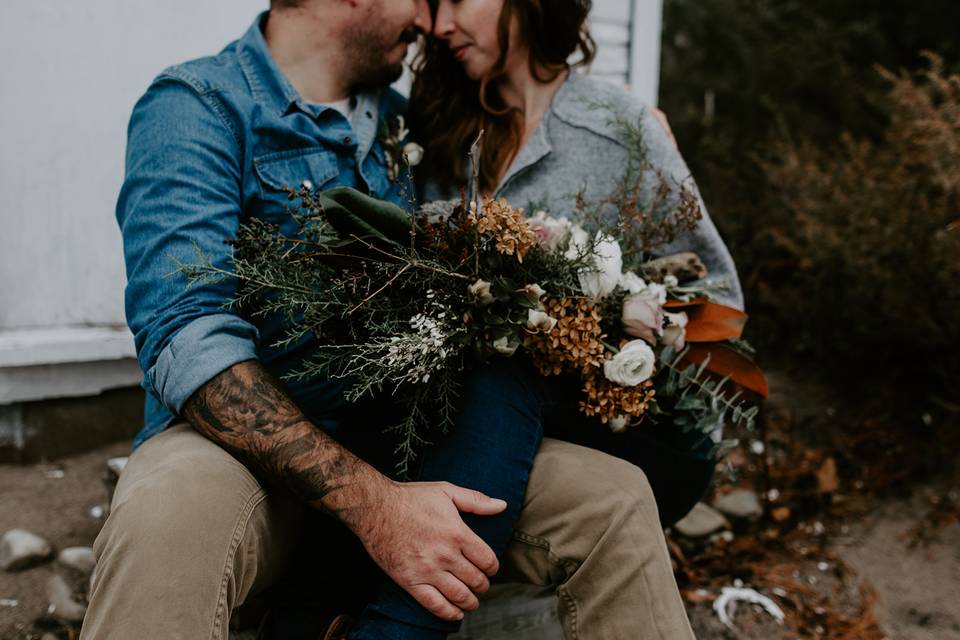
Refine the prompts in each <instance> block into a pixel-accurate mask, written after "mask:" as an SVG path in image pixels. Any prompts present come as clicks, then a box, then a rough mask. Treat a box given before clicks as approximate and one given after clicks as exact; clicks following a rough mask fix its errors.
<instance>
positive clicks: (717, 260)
mask: <svg viewBox="0 0 960 640" xmlns="http://www.w3.org/2000/svg"><path fill="white" fill-rule="evenodd" d="M643 132H644V142H645V143H646V145H647V150H648V153H649V156H648V158H649V160H650V162H651V164H653V166H654V167H657V168H658V169H659V170H660V171H661V172H662V173H663V175H664V177H665V178H666V179H667V180H668V181H669V182H670V184H671V186H675V187H679V185H686V186H687V187H688V188H690V189H693V192H694V194H695V195H696V197H697V201H698V202H699V203H700V211H701V212H702V213H703V217H702V218H701V220H700V221H699V222H698V223H697V228H696V229H695V230H694V232H693V233H692V234H690V235H687V234H684V235H683V236H682V237H680V238H677V239H676V240H675V241H674V242H672V243H670V244H669V245H666V246H663V247H659V248H658V249H657V251H656V253H658V254H660V255H670V254H673V253H678V252H681V251H693V252H694V253H696V254H697V255H698V256H699V257H700V259H701V260H702V261H703V263H704V265H705V266H706V267H707V271H708V275H707V278H708V279H709V280H712V281H717V282H724V283H725V284H726V285H727V289H726V290H725V291H723V292H717V293H715V294H714V297H715V298H716V299H717V300H718V301H719V302H722V303H723V304H726V305H729V306H732V307H735V308H737V309H741V310H742V309H743V291H742V289H741V286H740V278H739V276H738V275H737V267H736V264H734V262H733V257H732V256H731V255H730V250H729V249H728V248H727V245H726V244H725V243H724V241H723V238H721V237H720V232H719V231H717V227H716V225H714V223H713V220H712V219H711V218H710V214H709V213H708V212H707V207H706V205H705V204H704V202H703V198H701V197H700V190H699V189H697V185H696V184H695V183H694V181H693V178H692V177H691V175H690V170H689V169H688V168H687V163H686V162H684V160H683V156H681V155H680V151H679V150H678V149H677V146H676V144H675V143H674V141H673V140H672V139H671V138H670V136H668V135H667V132H666V131H665V130H664V128H663V125H662V124H661V123H660V122H659V121H658V120H657V118H656V115H655V114H654V113H653V110H652V109H650V108H646V109H644V115H643Z"/></svg>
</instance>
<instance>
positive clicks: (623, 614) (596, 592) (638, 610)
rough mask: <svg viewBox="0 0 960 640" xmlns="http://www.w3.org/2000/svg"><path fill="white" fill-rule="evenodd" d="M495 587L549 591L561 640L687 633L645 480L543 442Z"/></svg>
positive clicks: (610, 461) (656, 638)
mask: <svg viewBox="0 0 960 640" xmlns="http://www.w3.org/2000/svg"><path fill="white" fill-rule="evenodd" d="M498 580H504V581H516V582H526V583H532V584H536V585H542V586H548V585H550V586H556V587H557V593H558V597H559V603H558V606H559V615H560V620H561V622H562V624H563V627H564V633H565V636H566V637H567V638H568V640H574V639H584V640H595V639H598V640H599V639H603V640H685V639H688V638H693V637H694V636H693V630H692V629H691V627H690V622H689V620H688V619H687V614H686V610H685V609H684V606H683V601H682V599H681V598H680V593H679V591H678V589H677V584H676V581H675V579H674V576H673V569H672V566H671V563H670V556H669V553H668V551H667V546H666V542H665V540H664V536H663V530H662V529H661V528H660V519H659V517H658V514H657V506H656V501H655V500H654V497H653V492H652V491H651V489H650V485H649V484H648V482H647V478H646V476H645V475H644V473H643V471H641V470H640V469H639V468H638V467H636V466H634V465H632V464H630V463H628V462H625V461H623V460H620V459H618V458H614V457H612V456H609V455H607V454H605V453H601V452H599V451H596V450H594V449H587V448H585V447H580V446H577V445H574V444H570V443H568V442H563V441H559V440H553V439H550V438H547V439H545V440H544V442H543V445H542V447H541V448H540V451H539V452H538V454H537V456H536V458H535V459H534V463H533V469H532V470H531V474H530V483H529V484H528V485H527V495H526V498H525V500H524V507H523V511H522V512H521V514H520V519H519V521H518V523H517V526H516V529H515V532H514V537H513V540H512V541H511V543H510V545H509V547H508V548H507V551H506V553H505V555H504V557H503V558H502V559H501V572H500V575H499V576H498Z"/></svg>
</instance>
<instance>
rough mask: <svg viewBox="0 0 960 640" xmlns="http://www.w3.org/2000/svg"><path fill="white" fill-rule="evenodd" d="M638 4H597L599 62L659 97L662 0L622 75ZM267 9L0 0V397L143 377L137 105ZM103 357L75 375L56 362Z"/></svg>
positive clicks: (651, 6)
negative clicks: (126, 178)
mask: <svg viewBox="0 0 960 640" xmlns="http://www.w3.org/2000/svg"><path fill="white" fill-rule="evenodd" d="M630 1H631V0H595V2H594V5H595V15H596V17H597V19H598V23H597V26H596V29H597V39H598V41H599V42H600V55H599V57H598V60H597V64H596V65H595V70H596V72H598V73H603V74H604V75H608V76H610V77H611V78H612V79H613V80H614V81H618V82H629V84H630V85H631V86H632V87H633V89H634V90H635V91H636V92H637V93H638V94H639V95H640V96H641V97H642V98H644V99H645V100H647V101H648V102H653V101H655V95H656V77H657V70H658V67H659V25H660V18H659V15H660V3H661V0H636V3H637V7H636V15H637V18H638V19H637V20H636V22H635V23H634V28H633V30H632V31H633V32H632V35H633V37H634V38H635V39H636V38H637V37H638V36H639V38H640V39H641V40H640V41H639V42H638V44H639V45H640V46H634V47H633V62H632V74H630V75H631V77H629V78H628V77H627V68H628V63H627V58H628V51H629V50H630V49H629V47H628V46H627V40H628V38H629V37H630V35H631V29H630V24H629V16H630ZM267 5H268V1H267V0H201V1H197V0H165V1H164V2H130V0H82V1H79V2H74V1H70V0H54V1H53V2H37V1H36V0H3V1H2V2H0V59H2V60H4V64H3V66H2V69H0V115H2V117H0V140H2V143H0V225H2V226H0V229H2V231H0V405H2V404H4V403H9V402H14V401H18V400H30V399H38V398H43V397H52V396H57V395H83V394H87V393H95V392H97V391H99V390H102V389H103V388H108V387H110V386H118V385H122V384H136V383H137V379H136V376H137V373H136V369H135V367H131V361H130V360H129V358H130V357H131V356H132V355H133V348H132V342H131V339H130V337H129V335H128V334H127V333H126V329H125V328H124V319H123V286H124V276H123V262H122V255H121V243H120V234H119V232H118V230H117V227H116V222H115V219H114V204H115V200H116V196H117V192H118V190H119V188H120V183H121V180H122V175H123V154H124V145H125V142H126V125H127V120H128V118H129V114H130V110H131V109H132V107H133V104H134V102H135V100H136V99H137V98H138V97H139V96H140V95H141V94H142V93H143V91H144V90H145V89H146V87H147V85H148V84H149V82H150V80H151V79H152V78H153V77H154V76H155V75H156V74H157V73H158V72H159V71H161V70H162V69H163V68H164V67H166V66H168V65H170V64H173V63H176V62H178V61H183V60H187V59H190V58H194V57H197V56H200V55H206V54H210V53H215V52H217V51H219V50H220V49H221V48H222V47H223V45H224V44H226V43H227V42H228V41H230V40H232V39H234V38H236V37H238V36H239V35H241V34H242V33H243V32H244V30H245V29H246V28H247V27H248V26H249V24H250V23H251V22H252V20H253V18H254V16H255V15H256V14H257V13H258V12H259V11H261V10H263V9H264V8H266V6H267ZM600 22H603V23H604V24H603V25H601V24H600ZM635 42H637V40H635ZM78 354H82V355H78ZM99 361H103V362H104V363H106V365H105V368H104V367H101V369H103V371H104V373H103V374H102V375H97V374H90V373H87V374H85V375H84V376H82V377H83V379H82V380H81V379H77V376H73V377H72V378H71V376H67V378H68V379H72V380H73V381H72V382H69V380H68V382H64V376H63V375H62V372H59V373H57V372H54V371H53V369H52V368H51V365H57V364H60V363H72V365H71V366H75V365H76V363H77V362H99ZM41 369H42V371H50V372H51V374H50V375H49V376H46V377H44V375H40V376H39V377H37V376H38V371H40V370H41ZM119 370H122V371H124V373H123V374H122V375H120V376H119V377H118V374H117V371H119ZM54 373H56V375H54ZM26 379H29V380H31V382H30V384H29V385H24V384H22V381H23V380H26ZM44 380H47V382H46V383H45V382H44ZM17 381H19V382H17ZM31 389H32V391H31Z"/></svg>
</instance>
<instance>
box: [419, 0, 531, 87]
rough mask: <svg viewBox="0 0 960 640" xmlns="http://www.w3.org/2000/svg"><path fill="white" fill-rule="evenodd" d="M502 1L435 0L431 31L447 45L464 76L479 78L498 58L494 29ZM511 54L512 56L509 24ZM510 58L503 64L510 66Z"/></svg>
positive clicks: (511, 48)
mask: <svg viewBox="0 0 960 640" xmlns="http://www.w3.org/2000/svg"><path fill="white" fill-rule="evenodd" d="M503 3H504V0H438V2H437V17H436V20H435V21H434V25H433V34H434V36H436V37H437V38H439V39H441V40H443V41H444V42H446V43H447V46H448V47H450V50H451V51H452V52H453V55H454V57H455V58H456V59H457V60H459V61H460V64H462V65H463V69H464V71H466V73H467V76H469V77H470V78H471V79H473V80H480V79H481V78H483V77H484V76H486V75H487V74H488V73H490V71H491V70H492V69H493V66H494V65H495V64H496V63H497V60H498V59H499V58H500V42H499V39H498V28H499V23H500V12H501V11H503ZM510 26H511V29H510V31H511V38H510V39H511V43H510V44H511V47H510V50H511V57H514V56H513V55H512V54H514V53H515V52H516V51H515V47H514V46H512V45H513V42H512V40H513V34H514V33H515V32H516V28H515V25H513V24H511V25H510ZM510 62H511V61H510V60H508V61H507V65H508V66H509V65H510Z"/></svg>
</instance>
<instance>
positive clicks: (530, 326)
mask: <svg viewBox="0 0 960 640" xmlns="http://www.w3.org/2000/svg"><path fill="white" fill-rule="evenodd" d="M555 326H557V319H556V318H551V317H550V316H549V315H547V314H546V313H545V312H543V311H537V310H536V309H530V310H529V311H527V331H529V332H531V333H550V332H551V331H553V328H554V327H555Z"/></svg>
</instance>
